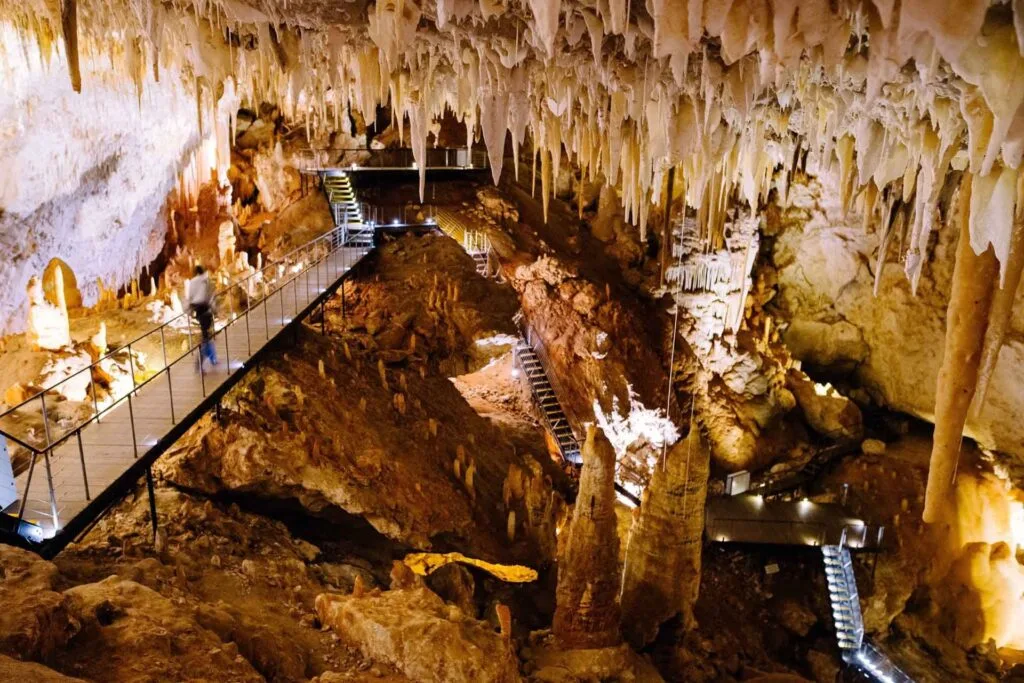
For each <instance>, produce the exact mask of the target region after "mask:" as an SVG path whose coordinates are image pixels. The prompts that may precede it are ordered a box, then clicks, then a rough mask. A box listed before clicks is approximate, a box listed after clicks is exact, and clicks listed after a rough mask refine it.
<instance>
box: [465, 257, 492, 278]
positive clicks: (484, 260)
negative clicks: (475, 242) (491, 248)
mask: <svg viewBox="0 0 1024 683" xmlns="http://www.w3.org/2000/svg"><path fill="white" fill-rule="evenodd" d="M469 255H470V256H472V257H473V261H474V262H475V263H476V272H477V274H478V275H482V276H484V277H487V275H488V273H487V271H488V262H489V261H490V257H489V255H488V253H487V252H486V251H476V252H471V253H470V254H469Z"/></svg>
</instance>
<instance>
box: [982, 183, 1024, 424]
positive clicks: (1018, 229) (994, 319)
mask: <svg viewBox="0 0 1024 683" xmlns="http://www.w3.org/2000/svg"><path fill="white" fill-rule="evenodd" d="M1022 189H1024V174H1021V175H1020V178H1019V179H1018V183H1017V212H1016V216H1015V217H1014V223H1013V233H1012V235H1011V238H1010V251H1009V256H1008V258H1007V261H1006V265H1005V267H1004V268H1003V273H1004V277H1005V282H1004V283H1003V285H1002V286H1001V287H999V286H997V287H996V289H995V294H994V295H993V298H992V312H991V314H990V315H989V321H988V328H987V329H986V330H985V342H984V345H983V348H982V352H981V364H980V369H979V371H978V391H977V394H976V396H975V398H974V410H973V412H974V414H975V415H976V416H977V415H979V414H980V413H981V410H982V408H983V407H984V404H985V395H986V394H987V393H988V387H989V384H990V382H991V381H992V374H993V373H994V372H995V368H996V362H997V361H998V360H999V350H1000V349H1001V348H1002V347H1003V340H1004V339H1005V337H1006V333H1007V331H1008V330H1009V328H1010V322H1011V320H1012V318H1013V302H1014V299H1015V298H1016V296H1017V290H1018V289H1019V286H1020V280H1021V273H1022V272H1024V202H1022V201H1021V190H1022Z"/></svg>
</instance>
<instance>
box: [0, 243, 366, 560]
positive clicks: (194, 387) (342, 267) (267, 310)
mask: <svg viewBox="0 0 1024 683" xmlns="http://www.w3.org/2000/svg"><path fill="white" fill-rule="evenodd" d="M314 243H316V246H317V249H315V250H304V251H301V250H300V252H299V253H302V254H303V258H301V259H293V261H294V262H292V263H289V264H288V266H287V267H281V268H279V267H278V264H272V265H270V266H268V268H269V269H276V270H277V271H278V272H280V273H281V277H279V278H278V279H277V281H276V282H273V283H272V284H269V285H267V287H266V295H265V296H263V297H262V298H260V299H259V300H258V301H254V302H253V303H251V305H250V306H249V307H248V308H247V309H245V310H243V311H241V312H240V313H235V314H232V315H231V317H230V319H229V320H226V321H218V330H217V333H216V336H215V344H216V349H217V356H218V359H219V364H218V365H217V366H215V367H210V366H209V364H207V363H205V362H204V371H203V372H202V373H201V372H199V370H198V368H197V364H198V362H199V358H198V356H199V351H198V338H197V337H198V335H193V339H194V341H195V343H196V344H197V345H196V346H193V347H192V348H191V349H187V350H184V352H182V351H179V352H178V353H175V354H173V357H171V358H168V361H169V362H167V363H166V364H164V365H163V367H161V368H159V369H158V370H157V371H156V372H155V374H151V375H150V377H149V378H148V379H145V380H143V379H142V378H140V380H139V383H138V384H137V388H136V389H135V390H134V391H132V392H130V393H128V394H127V395H126V396H124V397H121V398H120V400H119V401H118V402H117V403H115V404H114V405H112V406H111V407H109V408H106V409H105V410H103V412H102V414H101V416H100V417H99V419H96V418H91V419H90V420H89V421H86V422H84V424H82V425H80V426H77V425H76V426H75V427H74V430H73V431H71V432H69V433H67V434H66V435H64V434H63V433H62V434H61V435H55V436H54V438H53V441H51V444H52V445H51V448H50V449H41V452H39V454H38V455H37V456H36V457H35V458H34V459H33V461H32V463H31V466H30V467H29V468H28V469H26V470H25V471H24V472H22V473H21V474H20V475H19V476H18V477H17V490H18V494H19V501H18V502H16V503H15V504H14V505H11V506H9V507H8V509H7V510H6V512H7V513H8V514H9V515H12V516H18V515H22V516H23V521H24V522H29V523H31V524H22V525H21V529H20V533H21V534H22V536H26V537H28V538H29V539H30V540H33V541H37V542H38V541H49V539H52V541H49V542H47V543H46V544H45V545H46V547H47V549H48V550H49V549H50V548H51V547H53V546H56V547H57V549H58V550H59V548H60V547H63V546H64V545H66V543H67V542H69V541H70V540H72V538H67V536H71V537H73V536H75V535H77V534H78V533H79V532H80V531H81V530H82V529H83V528H85V527H86V526H87V524H88V523H91V520H85V521H84V522H83V521H82V520H81V519H80V518H82V517H84V518H95V517H96V516H98V515H99V514H101V513H102V511H103V509H104V508H105V507H106V506H107V505H109V502H110V501H111V500H113V499H114V497H113V496H112V495H111V489H115V488H121V485H124V484H125V483H129V484H131V483H134V482H136V481H138V479H139V477H140V476H141V475H142V474H144V473H145V470H146V467H148V465H149V464H150V463H152V461H153V460H155V458H156V457H157V456H159V455H160V454H161V453H162V452H164V451H165V450H166V449H167V448H168V447H169V446H170V445H171V444H173V443H174V441H175V440H176V439H177V438H179V437H180V436H181V434H183V433H184V431H185V430H186V429H187V428H188V427H190V426H191V425H192V424H194V422H195V421H196V420H197V419H198V418H199V417H200V416H201V415H202V414H203V413H204V412H206V410H208V409H209V408H210V407H212V405H214V404H215V403H216V402H217V401H218V400H219V398H220V396H221V395H223V394H224V393H226V391H227V390H228V389H229V388H230V387H231V386H233V385H234V384H235V383H237V381H238V380H239V379H240V378H241V376H242V375H244V374H245V373H246V372H247V371H248V370H249V369H250V368H251V367H253V366H254V365H255V363H252V362H250V361H251V360H252V359H254V358H256V357H257V356H258V355H259V354H260V353H261V351H262V350H263V349H264V348H265V347H267V346H268V345H269V344H270V343H271V342H272V341H274V340H275V339H276V338H277V337H279V336H281V335H282V333H283V332H284V331H285V330H287V329H289V328H290V327H291V326H292V325H293V323H294V324H297V321H299V320H301V319H302V318H304V317H305V316H306V315H307V314H308V313H310V312H311V311H312V310H313V309H315V308H316V307H317V306H318V305H320V303H321V302H322V301H324V300H325V299H326V298H327V297H328V296H330V295H331V294H332V293H333V291H334V290H335V289H336V288H337V287H338V285H339V284H340V283H341V281H342V278H343V276H344V275H345V273H347V272H348V271H349V270H350V269H351V267H352V266H353V265H354V264H355V263H356V262H357V261H358V260H359V259H360V258H361V257H362V256H363V255H365V254H366V253H367V252H368V251H369V249H367V248H350V247H342V246H340V242H339V241H338V240H337V239H334V236H333V235H332V234H328V235H327V236H325V237H321V238H318V239H317V240H314ZM311 244H313V243H311ZM268 279H269V278H268ZM171 346H173V345H170V344H166V345H164V350H165V353H169V352H170V347H171ZM113 493H116V491H114V492H113ZM22 501H24V502H22ZM86 510H88V511H89V514H85V515H83V514H82V513H83V512H84V511H86ZM53 552H56V550H54V551H53ZM44 554H47V555H49V554H53V553H52V552H49V551H47V552H45V553H44Z"/></svg>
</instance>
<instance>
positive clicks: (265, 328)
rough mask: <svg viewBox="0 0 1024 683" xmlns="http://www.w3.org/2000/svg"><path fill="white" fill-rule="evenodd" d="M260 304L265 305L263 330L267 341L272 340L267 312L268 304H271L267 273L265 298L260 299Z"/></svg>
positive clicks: (264, 281)
mask: <svg viewBox="0 0 1024 683" xmlns="http://www.w3.org/2000/svg"><path fill="white" fill-rule="evenodd" d="M260 305H261V306H263V332H264V333H265V334H266V336H267V341H270V314H269V313H267V306H268V305H269V300H268V299H267V280H266V275H264V276H263V300H262V301H260Z"/></svg>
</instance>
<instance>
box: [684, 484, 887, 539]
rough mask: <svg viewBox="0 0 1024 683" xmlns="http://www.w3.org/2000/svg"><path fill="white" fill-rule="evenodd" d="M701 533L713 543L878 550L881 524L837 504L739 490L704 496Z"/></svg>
mask: <svg viewBox="0 0 1024 683" xmlns="http://www.w3.org/2000/svg"><path fill="white" fill-rule="evenodd" d="M704 533H705V534H706V535H707V537H708V540H711V541H714V542H717V543H767V544H774V545H809V546H826V545H839V544H842V545H844V546H846V547H849V548H856V549H858V550H878V549H879V548H880V546H881V544H882V538H883V528H882V527H878V526H872V525H869V524H867V523H865V522H864V520H862V519H858V518H856V517H853V516H851V515H849V514H847V513H846V512H845V511H844V509H843V507H842V506H841V505H835V504H827V503H814V502H812V501H809V500H802V501H792V502H790V501H774V500H765V499H764V498H763V497H761V496H759V495H750V494H743V495H738V496H722V497H715V498H709V499H708V502H707V520H706V523H705V526H704Z"/></svg>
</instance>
